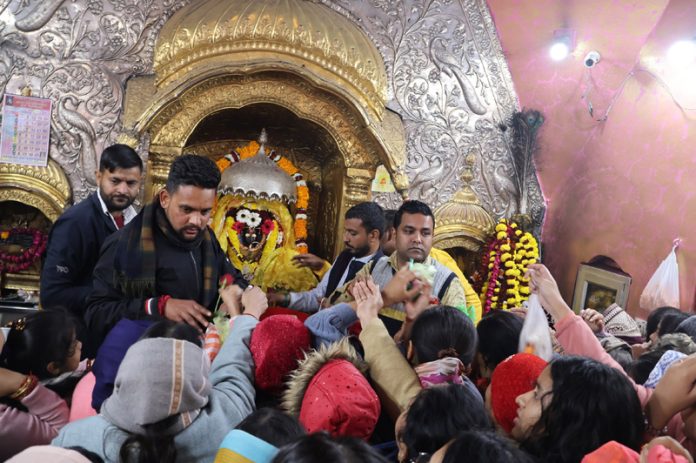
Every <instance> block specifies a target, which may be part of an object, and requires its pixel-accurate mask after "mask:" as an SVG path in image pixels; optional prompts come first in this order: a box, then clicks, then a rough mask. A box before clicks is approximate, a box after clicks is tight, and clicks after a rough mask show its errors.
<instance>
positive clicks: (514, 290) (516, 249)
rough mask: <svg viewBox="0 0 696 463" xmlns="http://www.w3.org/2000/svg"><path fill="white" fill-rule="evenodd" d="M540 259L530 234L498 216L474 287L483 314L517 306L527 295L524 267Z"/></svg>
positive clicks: (526, 279) (536, 245) (527, 281)
mask: <svg viewBox="0 0 696 463" xmlns="http://www.w3.org/2000/svg"><path fill="white" fill-rule="evenodd" d="M538 258H539V247H538V244H537V241H536V239H535V238H534V236H533V235H532V234H531V233H528V232H523V231H522V230H520V229H519V228H518V226H517V224H516V223H515V222H512V221H509V220H507V219H501V220H500V222H498V224H497V225H496V226H495V236H493V237H491V239H490V240H489V241H488V243H486V246H485V247H484V252H483V256H482V259H481V268H480V269H479V272H478V276H479V277H478V280H477V282H476V283H477V284H476V290H477V292H478V293H479V295H480V297H481V302H482V303H483V313H484V314H486V313H488V312H490V311H491V310H494V309H511V308H513V307H520V306H521V305H522V302H523V301H526V300H527V299H528V298H529V280H528V278H527V277H525V273H526V272H527V267H528V266H529V264H533V263H534V262H536V261H537V259H538Z"/></svg>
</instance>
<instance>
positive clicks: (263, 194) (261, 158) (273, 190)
mask: <svg viewBox="0 0 696 463" xmlns="http://www.w3.org/2000/svg"><path fill="white" fill-rule="evenodd" d="M218 191H219V192H220V193H223V194H236V195H241V196H247V197H249V198H262V199H274V200H280V201H283V202H285V203H294V202H295V201H297V194H296V190H295V181H294V180H293V179H292V177H290V176H289V175H288V174H286V173H285V172H284V171H283V170H282V169H281V168H280V167H278V166H277V165H276V163H275V162H273V161H272V160H271V159H269V158H268V156H266V154H265V153H264V149H263V146H262V148H261V149H260V150H259V152H258V153H257V154H256V155H255V156H253V157H251V158H249V159H245V160H243V161H239V162H236V163H234V164H232V165H231V166H229V167H228V168H227V169H225V170H224V172H223V173H222V180H221V182H220V186H219V188H218Z"/></svg>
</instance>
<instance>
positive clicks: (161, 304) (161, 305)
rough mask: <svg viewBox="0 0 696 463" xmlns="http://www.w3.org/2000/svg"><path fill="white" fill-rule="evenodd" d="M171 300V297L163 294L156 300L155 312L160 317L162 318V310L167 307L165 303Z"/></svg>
mask: <svg viewBox="0 0 696 463" xmlns="http://www.w3.org/2000/svg"><path fill="white" fill-rule="evenodd" d="M171 298H172V297H171V296H170V295H168V294H165V295H164V296H160V297H159V298H158V299H157V311H158V312H159V314H160V315H162V316H164V308H165V307H166V306H167V301H169V299H171Z"/></svg>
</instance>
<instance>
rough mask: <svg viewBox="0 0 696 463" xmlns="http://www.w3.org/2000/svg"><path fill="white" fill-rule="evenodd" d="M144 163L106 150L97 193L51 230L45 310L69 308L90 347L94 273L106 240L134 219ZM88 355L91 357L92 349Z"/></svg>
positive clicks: (122, 150) (127, 152) (119, 148)
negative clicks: (87, 312) (88, 318)
mask: <svg viewBox="0 0 696 463" xmlns="http://www.w3.org/2000/svg"><path fill="white" fill-rule="evenodd" d="M142 174H143V163H142V161H141V159H140V157H139V156H138V154H137V153H136V152H135V151H134V150H133V149H132V148H130V147H129V146H126V145H112V146H109V147H108V148H106V149H105V150H104V152H103V153H102V155H101V159H100V161H99V172H97V184H98V189H97V191H95V192H94V193H92V194H91V195H90V196H89V197H87V198H86V199H85V200H84V201H81V202H80V203H78V204H76V205H74V206H72V207H71V208H69V209H68V210H67V211H66V212H65V213H64V214H63V215H61V216H60V217H59V218H58V220H57V221H56V223H55V224H54V225H53V228H52V229H51V234H50V235H49V238H48V248H47V250H46V259H45V261H44V266H43V270H42V272H41V292H40V295H41V305H42V307H43V308H45V309H53V308H59V307H60V308H65V309H67V310H68V311H70V313H71V314H73V315H74V316H75V318H76V319H77V322H78V330H77V331H78V333H77V334H78V338H79V339H80V340H81V341H82V343H83V344H85V343H86V341H87V339H86V337H85V328H84V321H83V317H84V313H85V309H86V308H87V305H86V302H87V297H88V296H89V294H90V293H91V292H92V271H93V270H94V266H95V265H96V264H97V260H99V250H100V249H101V246H102V244H103V243H104V241H105V240H106V238H107V237H108V236H109V235H111V234H112V233H114V232H115V231H116V230H118V229H119V228H123V227H124V226H125V224H126V223H128V222H130V220H131V219H133V218H134V217H135V216H136V215H137V212H136V211H135V209H134V208H133V206H132V204H133V201H134V200H135V198H136V197H137V196H138V193H139V192H140V183H141V180H142ZM82 352H83V353H84V354H85V355H93V354H94V353H95V352H93V351H92V349H91V348H90V346H89V344H86V345H84V346H83V349H82Z"/></svg>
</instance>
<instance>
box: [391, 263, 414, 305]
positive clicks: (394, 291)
mask: <svg viewBox="0 0 696 463" xmlns="http://www.w3.org/2000/svg"><path fill="white" fill-rule="evenodd" d="M422 289H423V282H421V281H420V280H419V279H418V277H417V276H416V274H415V273H413V272H412V271H411V270H409V269H408V268H407V267H404V268H402V269H401V270H399V271H398V272H396V274H395V275H394V277H393V278H392V279H391V280H389V283H387V284H386V285H384V288H382V299H383V300H384V305H385V306H390V305H392V304H397V303H399V302H404V301H406V300H411V299H413V298H414V297H416V296H417V295H418V293H419V292H421V290H422Z"/></svg>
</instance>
